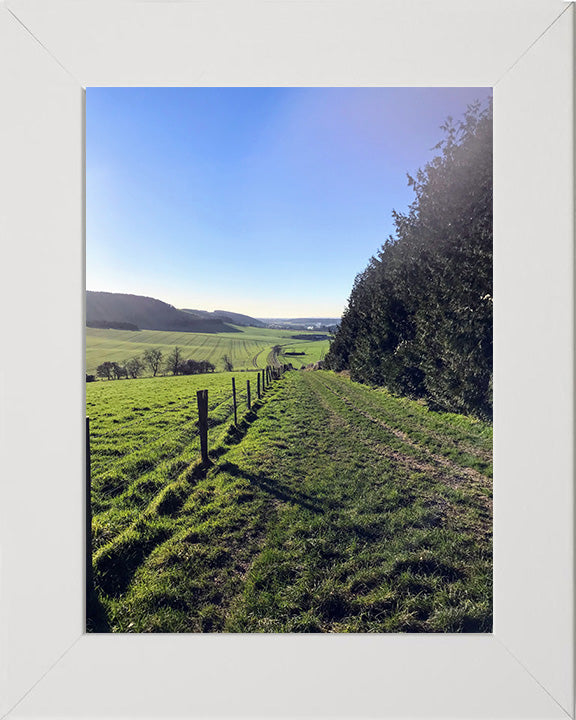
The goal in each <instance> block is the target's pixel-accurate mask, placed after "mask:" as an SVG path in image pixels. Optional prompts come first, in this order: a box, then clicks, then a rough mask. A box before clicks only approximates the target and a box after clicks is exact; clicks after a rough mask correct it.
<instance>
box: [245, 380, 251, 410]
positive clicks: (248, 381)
mask: <svg viewBox="0 0 576 720" xmlns="http://www.w3.org/2000/svg"><path fill="white" fill-rule="evenodd" d="M246 393H247V398H246V403H247V405H248V410H250V407H251V405H250V380H246Z"/></svg>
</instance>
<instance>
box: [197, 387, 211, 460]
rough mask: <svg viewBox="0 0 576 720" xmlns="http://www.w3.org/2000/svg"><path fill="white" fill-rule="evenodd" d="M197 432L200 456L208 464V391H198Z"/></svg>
mask: <svg viewBox="0 0 576 720" xmlns="http://www.w3.org/2000/svg"><path fill="white" fill-rule="evenodd" d="M196 399H197V401H198V430H199V432H200V456H201V458H202V462H203V463H204V465H207V464H208V390H198V392H197V393H196Z"/></svg>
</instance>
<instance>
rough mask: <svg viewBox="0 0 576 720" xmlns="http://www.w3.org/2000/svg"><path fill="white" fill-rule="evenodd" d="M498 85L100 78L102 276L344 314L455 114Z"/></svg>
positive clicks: (94, 151)
mask: <svg viewBox="0 0 576 720" xmlns="http://www.w3.org/2000/svg"><path fill="white" fill-rule="evenodd" d="M490 94H491V89H490V88H88V89H87V91H86V196H87V197H86V238H87V240H86V243H87V248H86V287H87V289H88V290H107V291H109V292H126V293H134V294H137V295H148V296H150V297H155V298H158V299H160V300H164V301H165V302H169V303H171V304H172V305H175V306H176V307H180V308H197V309H202V310H216V309H218V310H231V311H236V312H240V313H246V314H248V315H252V316H256V317H338V316H339V315H340V314H341V312H342V310H343V309H344V307H345V306H346V302H347V299H348V296H349V294H350V290H351V288H352V284H353V282H354V278H355V276H356V274H357V273H359V272H361V271H362V270H363V269H364V268H365V267H366V264H367V263H368V260H369V259H370V257H371V256H372V255H374V254H375V253H376V252H377V250H378V249H379V248H380V246H381V245H382V244H383V242H384V241H385V240H386V238H387V237H388V236H389V235H390V234H393V232H394V227H393V224H392V215H391V213H392V210H393V209H396V210H399V211H403V210H406V208H407V207H408V205H409V203H410V202H412V200H413V199H414V196H413V192H412V190H411V189H410V188H409V187H408V185H407V179H406V173H407V172H410V173H412V174H413V173H415V172H416V171H417V169H418V168H420V167H423V166H424V164H425V163H426V162H428V161H429V160H431V159H432V157H433V156H434V154H435V153H434V152H433V151H432V150H431V148H432V147H433V146H434V145H436V143H437V142H438V141H439V140H440V139H442V132H441V130H440V129H439V126H440V125H441V124H442V123H443V122H444V121H445V119H446V117H447V116H448V115H451V116H453V117H454V118H455V119H456V120H458V119H460V118H461V116H462V114H463V113H464V111H465V110H466V107H467V105H468V104H469V103H471V102H472V101H473V100H475V99H480V100H485V99H486V98H487V97H489V95H490Z"/></svg>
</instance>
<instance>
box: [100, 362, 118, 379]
mask: <svg viewBox="0 0 576 720" xmlns="http://www.w3.org/2000/svg"><path fill="white" fill-rule="evenodd" d="M113 372H114V367H113V365H112V363H111V362H108V360H107V361H106V362H103V363H102V364H101V365H98V367H97V368H96V375H98V377H101V378H106V380H112V374H113Z"/></svg>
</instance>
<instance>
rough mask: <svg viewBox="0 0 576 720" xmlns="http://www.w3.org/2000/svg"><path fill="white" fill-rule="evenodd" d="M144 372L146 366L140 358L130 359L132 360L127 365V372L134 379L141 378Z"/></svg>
mask: <svg viewBox="0 0 576 720" xmlns="http://www.w3.org/2000/svg"><path fill="white" fill-rule="evenodd" d="M143 370H144V365H143V363H142V360H140V358H139V357H137V356H136V357H133V358H130V360H128V362H127V363H126V371H127V372H128V374H129V375H130V377H131V378H133V379H136V378H138V377H140V375H141V374H142V371H143Z"/></svg>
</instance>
